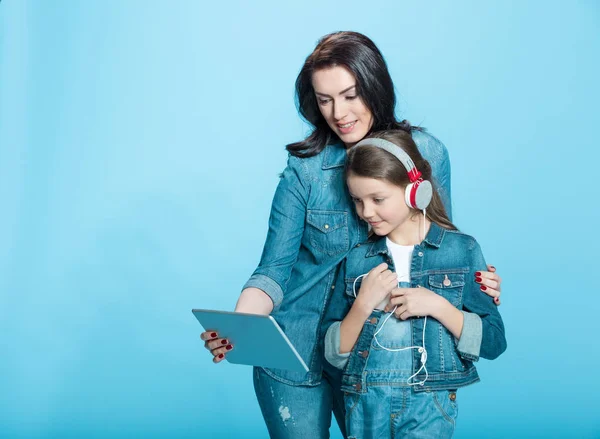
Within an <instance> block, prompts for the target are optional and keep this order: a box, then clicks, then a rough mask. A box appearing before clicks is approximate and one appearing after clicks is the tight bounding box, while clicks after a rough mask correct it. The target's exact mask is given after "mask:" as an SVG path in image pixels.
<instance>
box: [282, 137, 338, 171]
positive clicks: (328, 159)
mask: <svg viewBox="0 0 600 439" xmlns="http://www.w3.org/2000/svg"><path fill="white" fill-rule="evenodd" d="M345 163H346V149H345V148H344V147H343V146H342V145H340V144H337V143H336V144H331V145H327V146H326V147H325V148H323V150H322V151H321V152H319V153H318V154H315V155H313V156H310V157H299V156H296V155H292V154H289V153H288V166H290V167H294V168H298V169H302V170H303V172H305V173H307V174H308V175H311V176H312V175H315V174H316V175H319V174H321V173H322V172H323V171H324V170H330V169H334V168H343V166H344V164H345Z"/></svg>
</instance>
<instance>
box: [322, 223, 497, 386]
mask: <svg viewBox="0 0 600 439" xmlns="http://www.w3.org/2000/svg"><path fill="white" fill-rule="evenodd" d="M382 262H386V263H387V264H388V265H389V266H390V269H391V270H393V269H394V266H393V261H392V259H391V255H390V253H389V251H388V249H387V246H386V243H385V239H384V238H382V237H372V240H370V241H368V242H367V243H365V244H357V245H356V247H355V248H354V249H353V250H352V251H351V252H350V253H349V254H348V256H347V258H346V260H345V263H344V264H343V266H342V267H341V272H340V275H339V276H338V287H339V288H340V289H341V288H343V285H342V282H343V284H344V285H345V291H346V294H345V295H336V296H334V300H333V301H332V303H331V306H330V307H329V310H328V314H327V318H326V320H325V322H326V324H327V323H330V322H331V319H332V316H333V315H335V314H336V313H337V314H338V317H339V319H341V318H343V316H345V315H346V314H347V312H348V310H349V309H350V307H351V306H352V303H353V301H354V293H353V284H354V281H355V279H356V278H357V277H358V276H360V275H361V274H364V273H367V272H368V271H369V270H371V269H372V268H373V267H375V266H377V265H379V264H381V263H382ZM485 268H486V264H485V260H484V259H483V255H482V253H481V249H480V247H479V245H478V244H477V242H476V241H475V239H474V238H472V237H470V236H468V235H465V234H463V233H460V232H458V231H449V230H446V229H444V228H442V227H440V226H438V225H437V224H435V223H432V224H431V227H430V230H429V233H428V234H427V236H426V238H425V240H424V241H423V242H422V243H421V244H419V245H416V246H415V248H414V250H413V257H412V262H411V270H410V278H411V287H418V286H421V285H422V286H424V287H425V288H428V289H430V290H431V291H433V292H435V293H437V294H439V295H441V296H443V297H444V298H446V299H447V300H448V301H449V302H450V303H451V304H452V305H454V306H455V307H457V308H458V309H461V310H463V311H464V313H463V314H464V315H465V326H464V327H463V334H465V328H466V327H467V325H469V328H470V329H468V330H467V332H470V333H469V334H468V336H467V337H466V340H465V341H464V342H463V343H462V344H461V342H460V341H457V340H456V339H455V338H454V337H453V336H452V334H451V333H450V332H449V331H448V330H447V329H446V328H445V327H444V326H443V325H442V324H441V323H439V322H438V321H437V320H435V319H433V318H431V317H429V318H427V326H426V330H425V349H427V363H426V367H427V371H428V374H429V375H428V377H427V380H426V382H425V383H424V385H419V386H415V387H414V390H415V391H416V392H423V391H437V390H452V389H456V388H458V387H462V386H465V385H468V384H471V383H474V382H477V381H479V376H478V374H477V370H476V369H475V366H474V365H473V361H476V360H478V358H479V355H481V356H482V357H484V358H489V359H493V358H496V357H497V356H499V355H500V354H501V353H502V352H504V350H505V349H506V339H505V335H504V324H503V322H502V318H501V317H500V314H499V313H498V309H497V307H496V306H495V305H494V303H493V299H492V298H491V297H489V296H487V295H485V294H482V293H481V291H480V290H479V288H478V285H477V284H476V283H475V282H473V279H474V278H475V272H476V271H481V270H485ZM360 282H361V280H358V281H357V282H356V290H357V291H358V290H359V289H360ZM378 313H379V312H375V313H374V314H373V315H372V316H371V318H370V319H369V320H367V321H366V322H365V326H364V328H363V330H362V332H361V334H360V337H359V339H358V341H357V343H356V345H355V346H354V348H353V351H352V353H351V354H350V355H349V356H348V355H339V335H337V336H336V335H335V334H334V333H335V332H336V331H337V332H339V327H338V326H337V325H332V326H331V327H330V329H329V331H328V333H327V337H326V356H327V358H328V359H330V358H331V359H333V361H331V363H332V364H333V365H335V366H337V367H340V365H343V364H344V363H345V369H344V377H343V380H342V389H343V390H345V391H346V392H350V393H362V392H365V391H366V390H365V389H366V387H367V382H366V380H367V378H368V376H369V373H368V369H369V368H370V367H371V366H370V365H369V364H371V363H370V360H369V361H367V358H370V356H371V354H372V353H373V352H376V349H375V350H374V347H376V346H375V344H374V341H373V334H374V333H375V327H376V325H377V322H378V321H379V319H380V313H379V314H378ZM392 318H393V317H392ZM388 324H389V322H388ZM410 326H411V337H412V338H411V342H410V345H411V346H421V345H422V342H423V330H424V319H423V318H413V319H410ZM336 337H337V339H336ZM462 338H463V337H462V336H461V339H462ZM336 342H337V343H338V345H337V348H336V347H335V343H336ZM332 349H337V351H335V352H337V353H338V355H339V356H336V355H335V352H333V351H332ZM355 352H360V355H354V353H355ZM384 353H385V354H386V355H387V356H385V355H384V358H388V359H389V363H388V366H384V365H382V364H378V366H377V367H378V370H379V372H378V373H379V374H380V375H382V376H381V377H380V381H382V382H388V381H390V382H393V377H394V373H395V372H394V371H395V370H396V367H395V364H396V362H397V361H398V360H397V358H395V357H394V355H392V353H390V352H387V351H384ZM388 354H389V355H388ZM394 354H395V353H394ZM411 355H412V367H411V375H412V374H414V373H416V372H417V370H418V369H419V368H420V366H421V353H420V352H418V351H417V350H416V349H415V350H413V351H412V353H411ZM346 360H347V361H346ZM367 363H369V364H367ZM382 371H385V372H382ZM370 376H372V375H370ZM424 379H425V372H424V371H421V372H420V373H419V374H418V375H417V376H416V378H415V379H414V381H422V380H424Z"/></svg>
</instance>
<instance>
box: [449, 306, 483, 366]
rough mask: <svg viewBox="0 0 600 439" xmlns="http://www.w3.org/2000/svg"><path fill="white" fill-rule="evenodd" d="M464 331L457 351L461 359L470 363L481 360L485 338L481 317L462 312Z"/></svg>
mask: <svg viewBox="0 0 600 439" xmlns="http://www.w3.org/2000/svg"><path fill="white" fill-rule="evenodd" d="M462 313H463V318H464V319H463V329H462V333H461V334H460V339H459V340H458V344H457V346H456V349H457V350H458V353H459V354H460V356H461V357H463V358H464V359H466V360H470V361H477V360H478V359H479V352H480V350H481V339H482V337H483V327H482V323H481V317H479V316H478V315H477V314H473V313H472V312H466V311H462Z"/></svg>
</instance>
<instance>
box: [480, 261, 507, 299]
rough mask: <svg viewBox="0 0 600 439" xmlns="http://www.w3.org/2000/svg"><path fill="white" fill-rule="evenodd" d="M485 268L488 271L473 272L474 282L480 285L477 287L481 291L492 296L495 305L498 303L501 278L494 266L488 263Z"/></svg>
mask: <svg viewBox="0 0 600 439" xmlns="http://www.w3.org/2000/svg"><path fill="white" fill-rule="evenodd" d="M487 268H488V270H489V271H478V272H477V273H475V282H477V283H478V284H480V285H481V286H480V287H479V289H480V290H481V291H483V292H484V293H485V294H487V295H488V296H491V297H493V298H494V303H495V304H496V305H500V294H501V293H500V290H501V288H502V279H501V278H500V276H498V274H497V273H496V267H494V266H493V265H488V266H487Z"/></svg>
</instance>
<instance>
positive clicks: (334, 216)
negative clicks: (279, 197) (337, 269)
mask: <svg viewBox="0 0 600 439" xmlns="http://www.w3.org/2000/svg"><path fill="white" fill-rule="evenodd" d="M306 223H307V237H308V242H309V244H310V246H311V247H312V249H313V250H315V251H316V252H318V253H322V254H325V255H327V256H337V255H339V254H341V253H344V252H347V251H348V249H349V246H350V244H349V238H348V214H347V212H340V211H333V210H309V211H308V212H307V215H306Z"/></svg>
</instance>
